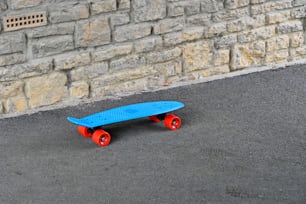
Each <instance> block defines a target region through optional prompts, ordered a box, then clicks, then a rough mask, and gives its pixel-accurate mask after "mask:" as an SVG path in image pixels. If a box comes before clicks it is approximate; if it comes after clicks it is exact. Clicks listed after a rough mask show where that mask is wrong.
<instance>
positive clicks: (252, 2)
mask: <svg viewBox="0 0 306 204" xmlns="http://www.w3.org/2000/svg"><path fill="white" fill-rule="evenodd" d="M266 1H267V0H250V2H251V4H252V5H254V4H260V3H264V2H266Z"/></svg>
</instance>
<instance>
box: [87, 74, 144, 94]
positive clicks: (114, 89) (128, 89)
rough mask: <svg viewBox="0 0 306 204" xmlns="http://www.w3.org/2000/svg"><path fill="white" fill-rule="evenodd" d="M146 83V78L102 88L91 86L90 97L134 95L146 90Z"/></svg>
mask: <svg viewBox="0 0 306 204" xmlns="http://www.w3.org/2000/svg"><path fill="white" fill-rule="evenodd" d="M148 83H149V80H148V78H141V79H134V80H130V81H125V82H121V83H116V84H112V85H107V86H103V87H101V86H96V85H95V84H92V85H91V87H94V89H93V91H92V93H91V96H92V97H93V98H104V97H114V96H115V97H121V96H124V95H131V94H136V93H140V92H142V91H145V90H148Z"/></svg>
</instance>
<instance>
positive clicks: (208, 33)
mask: <svg viewBox="0 0 306 204" xmlns="http://www.w3.org/2000/svg"><path fill="white" fill-rule="evenodd" d="M226 32H227V31H226V23H215V24H213V25H211V26H210V27H208V28H207V29H206V30H204V37H205V38H212V37H218V36H223V35H224V34H225V33H226Z"/></svg>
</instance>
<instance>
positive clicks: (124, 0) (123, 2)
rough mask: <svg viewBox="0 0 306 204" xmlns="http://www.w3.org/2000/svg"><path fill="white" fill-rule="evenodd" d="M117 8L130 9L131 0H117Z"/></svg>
mask: <svg viewBox="0 0 306 204" xmlns="http://www.w3.org/2000/svg"><path fill="white" fill-rule="evenodd" d="M117 4H118V9H120V10H123V9H130V7H131V1H130V0H117Z"/></svg>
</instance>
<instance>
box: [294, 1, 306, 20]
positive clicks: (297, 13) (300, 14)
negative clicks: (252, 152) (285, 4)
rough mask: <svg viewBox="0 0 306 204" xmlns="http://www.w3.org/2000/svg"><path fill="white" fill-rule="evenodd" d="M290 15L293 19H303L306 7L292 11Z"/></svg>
mask: <svg viewBox="0 0 306 204" xmlns="http://www.w3.org/2000/svg"><path fill="white" fill-rule="evenodd" d="M305 5H306V3H305ZM291 15H292V17H293V18H305V17H306V6H303V7H298V8H295V9H293V10H292V12H291Z"/></svg>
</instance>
